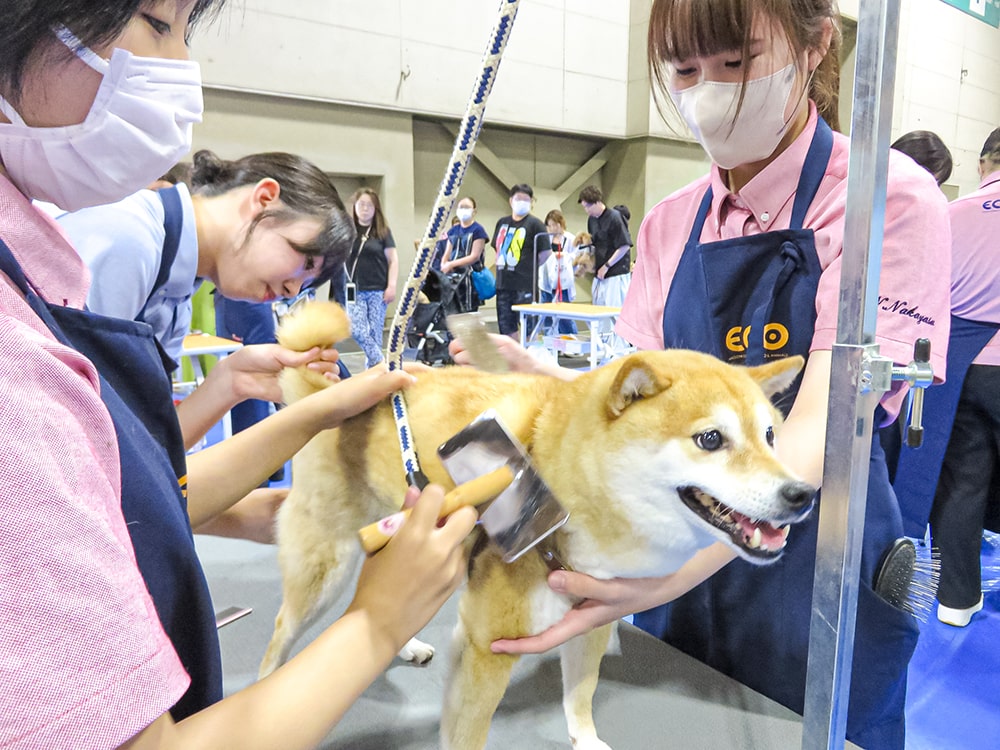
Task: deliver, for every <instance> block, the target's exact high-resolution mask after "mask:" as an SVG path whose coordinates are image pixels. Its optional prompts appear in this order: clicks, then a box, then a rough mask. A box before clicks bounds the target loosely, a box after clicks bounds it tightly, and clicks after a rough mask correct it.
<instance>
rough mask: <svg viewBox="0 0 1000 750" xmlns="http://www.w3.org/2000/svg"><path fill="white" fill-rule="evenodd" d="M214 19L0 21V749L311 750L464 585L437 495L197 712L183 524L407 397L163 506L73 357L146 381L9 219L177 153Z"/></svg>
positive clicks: (288, 420)
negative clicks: (342, 593) (314, 622)
mask: <svg viewBox="0 0 1000 750" xmlns="http://www.w3.org/2000/svg"><path fill="white" fill-rule="evenodd" d="M222 4H223V0H4V2H3V3H2V4H0V361H2V362H3V367H2V368H0V393H2V394H3V398H2V399H0V410H2V416H0V432H2V438H0V441H2V442H0V444H2V446H3V450H2V451H0V486H2V487H3V492H2V493H0V518H2V519H3V533H2V534H0V612H2V614H0V679H2V687H0V747H3V748H10V749H11V750H15V749H16V750H29V749H31V750H34V749H36V748H39V749H40V748H74V749H76V750H91V749H93V750H99V749H100V750H104V749H106V748H116V747H127V748H129V750H148V749H150V748H158V749H165V748H178V749H180V748H184V749H185V750H186V749H187V748H194V747H206V748H216V747H240V748H277V747H280V748H309V747H315V746H316V745H318V744H319V743H320V742H321V741H322V740H323V738H324V737H325V736H326V734H327V733H328V732H329V730H330V728H331V727H332V726H333V725H334V724H335V723H336V722H337V720H338V719H339V718H340V717H341V716H342V715H343V713H344V712H345V711H346V710H347V708H348V707H349V706H350V705H351V703H352V702H353V701H354V699H355V698H356V697H357V696H358V695H360V694H361V692H362V691H363V690H364V689H365V688H366V687H367V685H368V684H369V683H370V682H371V681H372V680H373V679H374V678H375V677H376V676H377V675H378V674H379V673H380V672H381V671H382V669H383V668H384V667H385V666H387V665H388V664H389V662H390V661H391V660H392V658H393V656H394V654H395V653H396V651H397V650H398V649H399V647H401V646H402V644H403V643H404V642H405V641H406V640H407V639H408V638H409V637H410V636H411V635H412V634H413V633H415V632H416V631H417V630H419V629H420V628H421V627H423V625H424V624H426V622H427V621H428V620H429V619H430V617H431V616H432V615H433V613H434V612H435V611H436V610H437V608H438V607H439V606H440V605H441V603H443V602H444V600H445V599H446V598H447V596H448V595H449V594H450V593H451V592H452V591H454V589H455V588H456V587H457V586H458V584H459V583H460V581H461V580H462V578H463V574H464V569H465V564H464V555H463V553H462V540H463V538H464V537H465V536H466V535H467V533H468V532H469V530H471V528H472V526H473V524H474V517H475V514H474V512H472V511H464V512H460V513H457V514H454V515H452V516H451V517H450V518H449V519H448V521H447V522H446V524H445V525H444V526H442V527H440V528H438V525H437V511H438V509H439V508H440V506H441V501H442V499H443V493H442V492H441V491H440V489H439V488H438V489H436V490H433V489H432V490H429V491H428V492H425V493H424V495H423V496H422V497H421V498H420V500H419V501H417V502H416V506H415V509H414V514H413V516H411V519H410V521H408V522H407V524H406V526H405V527H404V528H403V529H402V531H401V532H400V534H399V535H398V536H397V537H396V538H395V540H394V541H393V542H390V544H389V545H388V547H386V550H385V551H384V552H382V553H379V554H378V555H376V556H374V557H372V558H371V559H370V560H369V561H368V562H367V563H366V565H365V567H364V568H363V570H362V573H361V581H360V584H359V588H358V590H357V593H356V596H355V599H354V601H353V602H352V604H351V606H350V608H349V610H348V612H347V613H346V614H345V615H344V616H343V617H342V618H341V619H340V620H338V621H337V622H336V623H334V624H333V625H331V626H330V627H329V628H328V629H327V630H326V631H324V633H322V634H321V635H320V637H319V638H317V639H316V640H315V641H314V642H313V643H312V644H310V645H309V646H308V647H307V648H306V649H305V650H304V651H303V652H302V654H301V655H300V656H298V657H296V658H295V659H292V660H291V661H289V662H288V663H287V664H286V665H285V666H284V667H282V668H281V669H279V670H277V671H276V672H275V673H274V674H272V675H271V676H269V677H268V678H266V679H264V680H262V681H260V682H259V683H257V684H255V685H253V686H252V687H250V688H248V689H247V690H244V691H242V692H240V693H236V694H234V695H232V696H230V697H227V698H225V699H223V700H219V698H221V694H222V680H221V671H220V668H219V664H218V658H219V657H218V651H219V648H218V639H217V636H216V634H215V627H214V618H213V617H212V607H211V600H210V599H209V597H208V591H207V586H206V584H205V581H204V576H203V575H202V573H201V569H200V566H199V563H198V559H197V554H196V552H195V550H194V545H193V542H192V539H191V528H190V525H189V521H190V519H189V514H190V518H191V519H193V518H194V517H195V516H196V514H197V513H200V512H205V511H210V510H211V508H210V506H211V505H212V504H213V503H215V504H216V508H215V509H216V510H219V509H221V508H222V507H224V506H225V505H226V504H227V503H229V504H231V503H232V502H233V501H235V500H236V499H238V496H239V494H242V493H241V492H240V491H239V490H236V492H235V494H236V497H234V496H233V495H234V491H233V488H234V487H239V485H240V484H241V483H243V484H247V483H249V484H251V486H252V485H255V484H257V483H258V482H259V481H261V480H262V479H264V478H266V477H267V475H268V474H270V473H271V471H273V470H274V468H275V467H276V465H277V458H276V454H277V453H280V452H282V451H287V453H286V455H290V454H291V453H293V452H294V451H295V450H296V449H297V448H298V447H301V446H302V445H304V444H305V442H306V441H308V440H309V439H310V437H311V436H312V435H314V434H316V432H317V431H319V430H322V429H327V428H330V427H335V426H337V425H338V424H339V423H340V422H341V421H342V420H343V419H345V418H347V417H348V416H351V415H353V414H356V413H358V412H359V411H361V410H363V409H365V408H367V407H369V406H371V405H372V404H374V403H375V402H377V401H378V400H379V399H381V398H384V397H385V396H387V395H388V394H389V393H391V392H393V391H395V390H397V389H399V388H400V387H403V386H405V384H406V383H407V382H408V380H409V376H407V375H405V374H404V373H401V372H396V373H378V372H374V371H373V372H370V373H366V374H364V375H361V376H359V377H354V378H350V379H349V380H348V381H345V382H344V383H341V384H339V385H337V386H335V387H332V388H328V389H326V390H324V391H322V392H320V393H318V394H315V395H314V396H311V397H310V398H308V399H303V400H302V401H299V402H297V403H296V404H292V405H291V406H289V407H288V408H287V409H283V410H282V411H281V412H280V413H279V415H276V417H281V419H280V420H277V421H275V420H267V422H269V423H270V424H269V425H267V426H262V425H258V426H257V427H256V428H255V429H254V430H247V431H245V432H243V433H241V434H240V435H237V436H235V437H234V438H233V439H232V440H231V441H229V440H227V441H224V443H223V444H220V446H218V449H217V450H216V449H213V451H216V452H215V453H214V456H215V457H214V458H210V457H209V456H208V454H209V453H210V451H205V452H202V454H199V456H198V457H197V458H195V459H192V462H191V464H190V465H189V472H190V475H191V482H190V487H189V492H188V496H187V499H186V501H185V499H184V498H183V497H182V496H181V492H180V488H179V486H178V482H177V474H176V473H175V472H174V470H173V467H172V466H171V464H170V462H169V459H168V458H167V454H166V452H165V451H163V450H162V448H161V446H159V445H158V444H157V443H156V441H155V440H154V439H153V437H152V436H151V434H150V432H149V428H147V426H146V424H145V423H144V422H140V421H139V418H138V417H137V415H136V413H135V412H133V410H132V409H130V408H129V406H127V405H126V403H125V401H124V398H123V397H122V396H119V394H118V392H117V391H116V389H115V388H112V387H111V386H110V385H109V382H108V379H106V378H105V376H104V372H105V371H106V369H105V368H104V367H102V365H101V364H100V363H97V366H96V367H95V362H92V361H91V360H90V359H88V358H87V357H84V356H83V355H82V354H81V353H80V350H82V349H84V348H85V347H84V344H83V341H84V340H85V339H88V338H89V339H93V340H97V339H100V343H101V344H102V345H103V346H104V347H105V348H104V349H103V350H102V351H103V353H105V354H107V355H108V356H107V359H108V362H106V363H105V365H107V364H112V365H113V364H117V366H118V367H121V368H125V367H129V368H132V367H135V368H144V367H145V368H151V372H152V373H153V374H155V373H157V372H158V373H159V375H160V376H162V377H163V378H165V377H166V376H165V373H164V371H163V368H162V366H161V365H160V364H159V361H158V359H157V358H155V357H152V356H143V350H142V348H141V347H140V346H139V343H140V340H142V339H145V340H147V341H151V332H150V331H149V329H148V327H140V328H135V326H137V325H138V324H135V323H134V322H133V321H118V322H117V323H115V322H114V321H113V319H109V318H102V317H101V316H96V315H94V314H92V313H89V312H87V311H85V310H83V309H81V308H82V307H83V303H84V301H85V299H86V292H87V289H86V287H87V275H86V272H85V269H84V267H83V266H82V263H81V261H80V259H79V257H78V256H77V255H76V253H75V252H74V251H73V249H72V247H70V245H69V244H68V243H67V241H66V240H65V238H64V237H63V236H62V234H61V233H60V232H59V231H58V229H57V228H56V226H55V225H54V224H53V223H52V222H51V221H50V220H49V219H48V218H47V217H46V216H45V215H44V214H42V213H41V212H40V211H38V210H36V209H35V208H34V206H33V205H32V204H31V201H30V199H31V198H38V199H42V200H48V201H53V202H55V203H57V204H58V205H60V206H64V207H66V208H68V209H71V208H77V207H83V206H87V205H95V204H98V203H101V202H108V201H114V200H118V199H121V198H123V197H124V196H126V195H128V194H130V193H132V192H134V191H135V190H137V189H139V188H140V187H142V186H143V185H145V184H148V183H149V182H150V181H151V180H152V179H153V178H155V177H156V176H158V175H159V174H161V173H163V172H164V171H165V170H166V168H167V167H169V166H170V165H171V164H173V163H174V162H176V161H177V160H178V159H179V158H180V157H181V156H183V154H184V153H186V151H187V150H188V149H189V148H190V145H191V143H190V142H191V125H192V123H193V122H196V121H197V120H199V119H200V117H201V108H202V103H201V85H200V76H199V74H198V69H197V65H196V64H194V63H190V62H188V61H187V57H188V52H187V45H186V38H187V34H188V32H189V26H190V25H191V23H193V21H194V20H196V19H197V18H198V17H199V16H201V15H202V14H203V13H205V12H206V11H209V10H211V9H212V8H213V7H217V6H221V5H222ZM119 323H120V324H121V325H119ZM89 344H95V341H89V342H88V345H89ZM147 353H148V352H147ZM116 355H117V357H116ZM130 372H135V370H130ZM109 374H110V373H109ZM135 379H137V380H140V381H141V382H140V383H139V385H140V386H141V387H142V388H145V389H147V390H148V391H149V393H160V391H158V390H157V388H158V387H159V385H160V384H159V383H157V382H154V381H153V380H149V381H148V382H147V381H143V379H142V377H136V378H135ZM125 380H126V381H127V380H128V379H127V378H126V379H125ZM163 385H164V387H165V388H167V391H166V392H165V393H164V398H163V399H160V400H161V402H162V403H160V404H159V406H160V407H161V408H162V410H164V411H166V412H167V414H168V415H169V414H170V413H171V412H172V409H173V407H172V403H171V402H170V398H169V384H166V383H164V384H163ZM142 388H140V391H141V390H142ZM164 399H165V400H164ZM300 405H301V406H300ZM286 414H287V416H281V415H286ZM173 418H174V420H175V422H176V416H174V417H173ZM251 433H253V434H251ZM227 444H228V445H227ZM280 460H281V461H282V462H283V460H284V459H283V458H282V459H280ZM196 463H197V464H198V465H197V467H196V466H195V464H196ZM248 464H249V467H248ZM239 467H242V469H239ZM413 494H416V493H413ZM410 499H411V500H415V498H413V497H411V498H410ZM196 507H197V508H198V510H197V511H196V510H195V508H196ZM123 514H124V516H125V517H124V518H123ZM126 518H127V519H128V523H127V524H126V520H125V519H126ZM168 613H169V614H168ZM210 703H214V705H211V706H210V707H208V708H206V706H208V704H210ZM171 712H174V713H176V714H177V716H178V718H180V717H184V718H183V720H177V721H175V719H174V718H173V717H172V715H171Z"/></svg>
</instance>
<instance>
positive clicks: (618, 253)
mask: <svg viewBox="0 0 1000 750" xmlns="http://www.w3.org/2000/svg"><path fill="white" fill-rule="evenodd" d="M631 249H632V246H631V245H622V246H621V247H620V248H618V249H617V250H615V251H614V252H613V253H611V257H610V258H608V261H607V263H605V264H604V265H606V266H607V267H608V268H611V266H613V265H614V264H615V263H617V262H618V261H620V260H621V259H622V258H624V257H625V256H626V255H628V253H629V251H630V250H631Z"/></svg>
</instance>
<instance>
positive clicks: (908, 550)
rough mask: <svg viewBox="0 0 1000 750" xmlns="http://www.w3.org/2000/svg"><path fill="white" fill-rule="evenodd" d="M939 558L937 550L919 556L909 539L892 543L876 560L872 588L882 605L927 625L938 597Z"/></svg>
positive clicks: (902, 538)
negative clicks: (889, 605) (886, 604)
mask: <svg viewBox="0 0 1000 750" xmlns="http://www.w3.org/2000/svg"><path fill="white" fill-rule="evenodd" d="M940 578H941V556H940V554H939V553H938V551H937V550H931V549H928V550H927V552H926V553H918V551H917V546H916V545H915V544H914V543H913V540H912V539H910V538H909V537H905V536H904V537H900V538H899V539H897V540H896V541H895V542H893V543H892V544H891V545H890V546H889V549H887V550H886V551H885V553H884V554H883V555H882V559H881V560H879V564H878V568H877V569H876V571H875V580H874V581H873V582H872V588H873V589H874V590H875V593H876V594H878V595H879V596H880V597H881V598H882V599H883V600H884V601H886V602H888V603H889V604H891V605H892V606H893V607H895V608H896V609H899V610H902V611H903V612H907V613H909V614H911V615H913V616H914V617H916V618H917V619H918V620H920V621H921V622H926V621H927V618H928V617H929V616H930V612H931V609H932V608H933V606H934V600H935V598H936V596H937V587H938V581H939V580H940Z"/></svg>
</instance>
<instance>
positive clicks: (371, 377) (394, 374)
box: [282, 363, 416, 432]
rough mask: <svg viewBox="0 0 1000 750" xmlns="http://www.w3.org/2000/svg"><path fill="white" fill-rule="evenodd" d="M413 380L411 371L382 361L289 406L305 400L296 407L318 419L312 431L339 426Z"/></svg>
mask: <svg viewBox="0 0 1000 750" xmlns="http://www.w3.org/2000/svg"><path fill="white" fill-rule="evenodd" d="M415 381H416V378H415V377H414V376H413V375H412V374H410V373H407V372H404V371H403V370H393V371H391V372H390V371H389V370H388V369H387V368H386V366H385V364H384V363H382V364H379V365H376V366H375V367H372V368H371V369H369V370H365V371H364V372H362V373H360V374H358V375H355V376H354V377H351V378H348V379H347V380H342V381H340V382H339V383H337V384H336V385H334V386H332V387H330V388H324V389H323V390H321V391H318V392H316V393H313V394H312V395H310V396H307V397H306V398H304V399H302V400H301V401H298V402H296V403H295V404H293V406H298V404H308V406H304V407H298V408H300V409H308V410H309V411H310V412H311V413H312V415H313V416H314V417H315V418H317V419H318V420H319V424H318V425H317V429H316V432H318V431H319V430H330V429H333V428H334V427H339V426H340V425H341V423H342V422H343V421H344V420H345V419H348V418H350V417H353V416H355V415H356V414H360V413H361V412H363V411H365V410H366V409H370V408H371V407H373V406H374V405H375V404H377V403H378V402H379V401H381V400H382V399H384V398H386V397H388V396H390V395H391V394H393V393H395V392H396V391H400V390H402V389H404V388H406V387H407V386H409V385H411V384H412V383H414V382H415ZM282 411H284V409H283V410H282Z"/></svg>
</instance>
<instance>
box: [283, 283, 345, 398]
mask: <svg viewBox="0 0 1000 750" xmlns="http://www.w3.org/2000/svg"><path fill="white" fill-rule="evenodd" d="M350 334H351V321H350V319H349V318H348V317H347V313H346V312H344V308H342V307H341V306H340V305H338V304H337V303H336V302H309V303H307V304H305V305H303V306H302V308H301V309H299V310H297V311H296V312H294V313H292V314H291V315H288V316H286V317H285V318H284V319H283V320H282V321H281V325H280V326H279V327H278V331H277V338H278V343H279V344H281V345H282V346H284V347H287V348H288V349H293V350H294V351H297V352H305V351H309V350H310V349H312V348H313V347H314V346H318V347H320V348H321V349H330V348H332V347H333V345H334V344H336V343H337V342H338V341H343V340H344V339H346V338H347V337H348V336H349V335H350ZM329 385H331V381H329V380H327V379H326V378H325V377H323V376H322V375H321V374H320V373H318V372H315V371H313V370H310V369H308V368H306V367H298V368H295V369H291V368H288V369H286V370H285V371H284V372H282V374H281V390H282V392H283V393H284V396H285V402H286V403H292V402H293V401H297V400H299V399H300V398H303V397H304V396H307V395H309V394H310V393H312V392H313V391H318V390H321V389H323V388H326V387H327V386H329Z"/></svg>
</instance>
